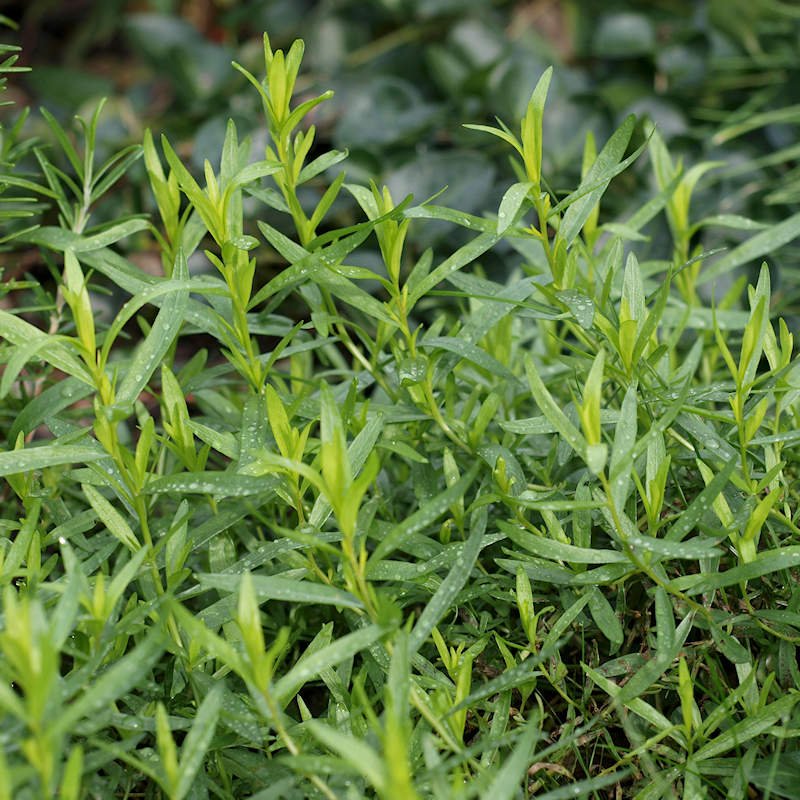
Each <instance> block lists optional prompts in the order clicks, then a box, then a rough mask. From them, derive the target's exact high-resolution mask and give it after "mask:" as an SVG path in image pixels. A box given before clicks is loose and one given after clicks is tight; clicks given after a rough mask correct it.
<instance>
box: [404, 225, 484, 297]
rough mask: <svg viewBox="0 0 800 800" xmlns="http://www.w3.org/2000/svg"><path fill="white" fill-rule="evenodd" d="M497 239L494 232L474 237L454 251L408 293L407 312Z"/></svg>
mask: <svg viewBox="0 0 800 800" xmlns="http://www.w3.org/2000/svg"><path fill="white" fill-rule="evenodd" d="M499 239H500V236H499V235H498V234H497V232H496V231H491V232H487V233H482V234H481V235H480V236H476V237H475V238H474V239H473V240H472V241H471V242H469V243H467V244H465V245H464V246H463V247H460V248H459V249H458V250H456V252H455V253H453V255H451V256H450V257H449V258H447V259H445V260H444V261H443V262H442V263H441V264H439V266H438V267H436V269H434V270H433V272H431V273H429V274H428V275H427V276H426V277H425V278H423V279H422V280H421V281H420V282H419V283H418V284H417V286H416V287H415V288H414V290H413V291H411V292H410V293H409V297H408V303H407V310H408V311H410V310H411V308H413V306H414V305H415V304H416V302H417V300H419V299H420V298H421V297H423V296H424V295H426V294H427V293H428V292H429V291H430V290H431V289H433V288H434V287H435V286H436V285H437V284H439V283H441V282H442V281H443V280H445V279H446V278H447V277H449V276H450V275H452V274H453V273H454V272H457V271H458V270H460V269H463V268H464V267H465V266H467V264H471V263H472V262H473V261H474V260H475V259H476V258H477V257H478V256H480V255H482V254H483V253H485V252H486V251H487V250H488V249H489V248H490V247H493V246H494V245H495V244H496V243H497V242H498V241H499Z"/></svg>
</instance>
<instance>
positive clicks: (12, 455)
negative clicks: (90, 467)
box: [0, 444, 111, 476]
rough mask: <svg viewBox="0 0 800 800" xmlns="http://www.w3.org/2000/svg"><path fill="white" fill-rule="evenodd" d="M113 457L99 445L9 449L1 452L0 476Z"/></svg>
mask: <svg viewBox="0 0 800 800" xmlns="http://www.w3.org/2000/svg"><path fill="white" fill-rule="evenodd" d="M105 458H111V456H109V455H108V453H105V452H103V451H102V450H100V449H99V448H97V447H83V446H81V445H68V444H51V445H42V446H41V447H29V448H27V449H24V450H10V451H9V450H7V451H6V452H4V453H0V476H2V475H15V474H16V473H19V472H29V471H30V470H34V469H44V468H45V467H57V466H62V465H64V464H75V463H84V464H86V463H89V462H92V461H100V460H102V459H105Z"/></svg>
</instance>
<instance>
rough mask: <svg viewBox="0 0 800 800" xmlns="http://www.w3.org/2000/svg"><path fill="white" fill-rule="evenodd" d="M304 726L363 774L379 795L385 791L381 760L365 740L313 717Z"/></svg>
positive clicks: (357, 771)
mask: <svg viewBox="0 0 800 800" xmlns="http://www.w3.org/2000/svg"><path fill="white" fill-rule="evenodd" d="M304 727H305V728H307V729H308V730H309V731H310V732H311V734H312V735H313V736H314V737H315V738H316V739H319V741H320V742H322V744H324V745H325V747H327V748H328V749H329V750H333V752H334V753H337V754H338V755H339V757H340V758H341V759H342V760H343V761H344V762H345V763H346V764H348V765H349V766H350V768H351V769H352V770H353V771H355V772H356V773H357V774H358V775H363V776H364V777H365V778H366V779H367V780H368V781H369V782H370V783H371V784H372V785H373V786H374V787H375V789H376V790H377V791H378V792H379V793H380V794H381V795H383V794H384V793H385V791H386V770H385V767H384V765H383V761H381V759H380V757H379V756H378V754H377V753H376V752H375V751H374V750H373V749H372V748H371V747H370V746H369V745H368V744H366V742H364V741H363V740H362V739H357V738H356V737H355V736H352V735H351V734H349V733H345V732H344V731H342V730H336V729H335V728H331V727H329V726H328V725H324V724H323V723H322V722H319V721H318V720H315V719H312V720H309V721H308V722H306V723H305V726H304Z"/></svg>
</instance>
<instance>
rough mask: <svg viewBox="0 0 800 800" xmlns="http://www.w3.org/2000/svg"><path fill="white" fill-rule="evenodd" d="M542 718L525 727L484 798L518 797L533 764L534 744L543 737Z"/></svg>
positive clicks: (535, 719)
mask: <svg viewBox="0 0 800 800" xmlns="http://www.w3.org/2000/svg"><path fill="white" fill-rule="evenodd" d="M543 735H544V734H543V733H542V730H541V718H540V716H539V715H538V714H536V715H533V718H532V719H531V720H530V721H529V722H528V723H527V724H526V725H525V730H524V731H523V732H522V735H521V736H520V737H519V739H518V741H517V743H516V744H515V745H514V749H513V750H512V751H511V754H510V755H509V756H508V758H507V759H506V760H505V761H504V762H503V764H502V766H501V767H500V769H498V770H497V772H496V773H495V776H494V778H493V779H492V782H491V784H489V787H488V788H487V789H486V794H485V795H484V797H491V798H492V800H512V798H515V797H517V796H518V791H519V788H520V785H521V784H522V782H523V780H524V779H525V776H526V773H527V770H528V768H529V767H530V763H531V753H532V752H533V745H534V743H535V742H536V741H537V740H539V739H541V738H542V737H543Z"/></svg>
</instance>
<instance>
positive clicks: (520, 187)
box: [497, 182, 534, 234]
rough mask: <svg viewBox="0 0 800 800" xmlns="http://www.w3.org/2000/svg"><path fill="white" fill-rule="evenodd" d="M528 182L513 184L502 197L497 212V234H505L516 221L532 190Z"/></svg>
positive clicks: (531, 185)
mask: <svg viewBox="0 0 800 800" xmlns="http://www.w3.org/2000/svg"><path fill="white" fill-rule="evenodd" d="M533 186H534V184H532V183H530V182H526V183H515V184H514V185H513V186H511V187H510V188H509V189H508V190H507V191H506V193H505V194H504V195H503V199H502V200H501V201H500V208H499V209H498V211H497V233H498V234H502V233H505V232H506V231H507V230H508V229H509V228H510V227H511V226H512V225H513V224H514V223H515V221H516V217H517V212H518V211H519V210H520V208H521V207H522V204H523V203H524V202H525V200H526V199H527V197H528V193H529V192H530V191H531V190H532V189H533Z"/></svg>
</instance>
